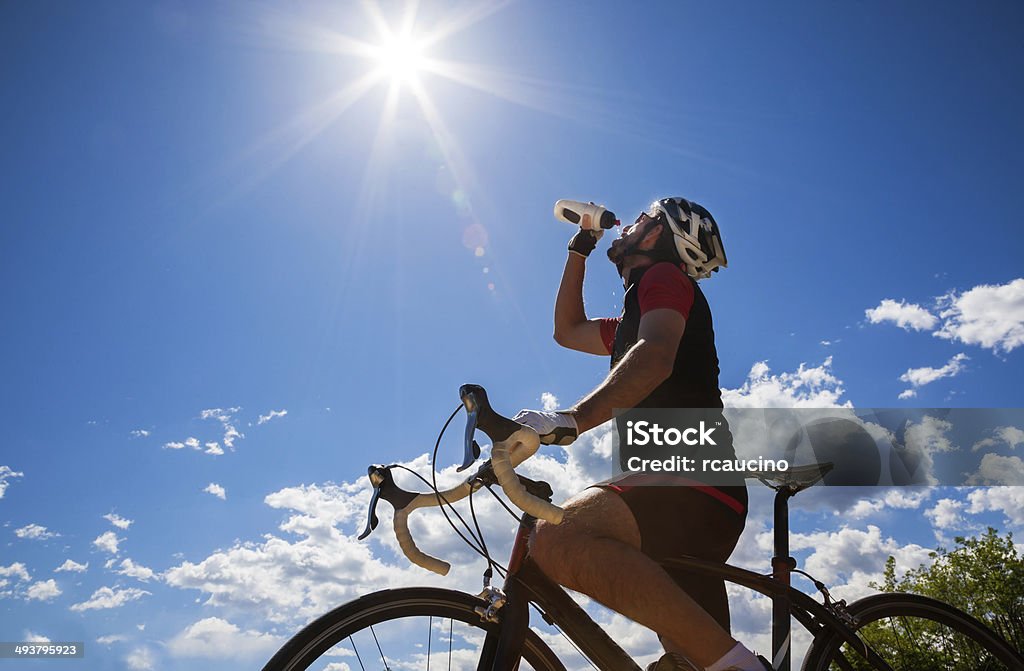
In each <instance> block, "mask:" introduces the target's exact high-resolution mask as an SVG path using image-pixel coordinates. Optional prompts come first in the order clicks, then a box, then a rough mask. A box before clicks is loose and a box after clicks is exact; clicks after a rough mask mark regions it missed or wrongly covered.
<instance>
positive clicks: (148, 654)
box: [124, 647, 156, 671]
mask: <svg viewBox="0 0 1024 671" xmlns="http://www.w3.org/2000/svg"><path fill="white" fill-rule="evenodd" d="M124 663H125V664H127V665H128V668H129V669H132V671H152V670H153V668H154V665H155V664H156V659H155V657H154V656H153V651H152V650H150V649H149V648H145V647H140V648H135V649H134V650H132V651H131V652H130V653H128V656H127V657H125V658H124Z"/></svg>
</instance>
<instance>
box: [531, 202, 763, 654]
mask: <svg viewBox="0 0 1024 671" xmlns="http://www.w3.org/2000/svg"><path fill="white" fill-rule="evenodd" d="M601 235H602V232H600V231H598V232H594V231H591V230H587V229H585V228H582V227H581V229H580V230H579V231H578V232H577V233H576V234H575V235H574V236H573V238H572V239H571V240H570V242H569V257H568V259H567V260H566V264H565V269H564V271H563V274H562V280H561V284H560V286H559V288H558V295H557V298H556V300H555V320H554V321H555V332H554V336H555V340H556V341H557V342H558V343H559V344H560V345H562V346H563V347H567V348H569V349H574V350H578V351H581V352H587V353H590V354H598V355H605V356H607V355H611V372H610V373H609V374H608V376H607V377H606V378H605V380H604V381H603V382H602V383H601V384H600V385H598V386H597V388H595V389H594V390H593V391H592V392H590V393H589V394H587V395H586V396H585V397H584V398H583V399H582V400H581V401H579V402H578V403H576V404H575V405H574V406H572V407H571V408H569V409H567V410H562V411H558V412H543V411H537V410H523V411H521V412H520V413H519V414H518V415H517V416H516V418H515V419H516V421H518V422H521V423H523V424H527V425H530V426H532V427H533V428H534V429H536V430H537V431H538V433H540V434H541V436H542V442H544V443H547V444H551V443H557V444H560V445H567V444H569V443H571V442H572V441H573V440H575V438H576V437H577V436H578V435H579V434H580V433H582V432H584V431H587V430H589V429H592V428H593V427H595V426H598V425H600V424H603V423H604V422H606V421H608V420H609V419H612V417H613V409H615V408H620V409H621V408H721V407H722V398H721V392H720V390H719V387H718V372H719V368H718V355H717V353H716V350H715V343H714V332H713V329H712V321H711V311H710V308H709V307H708V303H707V300H706V299H705V297H704V294H703V293H702V292H701V290H700V287H699V286H698V284H697V281H696V280H697V279H698V278H707V277H710V275H711V273H712V272H714V271H717V270H718V268H719V267H724V266H725V265H726V258H725V252H724V250H723V247H722V242H721V237H720V235H719V232H718V225H717V224H716V223H715V220H714V219H713V218H712V216H711V214H710V213H709V212H708V211H707V210H706V209H704V208H703V207H701V206H700V205H698V204H697V203H694V202H691V201H688V200H686V199H684V198H665V199H662V200H659V201H656V202H654V203H653V204H652V205H651V207H650V209H648V211H646V212H644V213H642V214H641V215H640V216H639V217H638V218H637V220H636V222H635V223H634V224H633V225H632V226H628V227H626V228H625V229H624V230H623V231H622V235H621V237H620V238H619V239H617V240H615V241H614V242H613V243H612V245H611V247H610V249H609V250H608V258H609V259H610V260H611V261H612V263H614V264H615V267H616V268H617V269H618V272H619V275H620V276H621V278H622V280H623V284H624V286H625V289H626V293H625V295H624V297H623V312H622V316H621V317H618V318H614V319H588V318H587V315H586V312H585V310H584V306H583V278H584V273H585V267H586V260H587V257H588V256H589V255H590V253H591V252H592V251H593V250H594V248H595V247H596V245H597V241H598V240H599V239H600V237H601ZM617 428H618V430H619V431H620V435H621V431H622V428H623V427H621V426H618V427H617ZM725 432H726V436H728V441H727V444H725V445H724V446H723V445H722V440H721V439H720V440H719V441H718V442H719V449H722V448H723V447H724V449H726V450H727V451H728V452H729V453H732V445H731V436H730V435H729V434H728V430H727V427H726V429H725ZM716 435H717V434H716ZM720 438H721V437H720ZM716 456H717V455H716ZM675 477H676V479H675V481H674V486H644V485H643V484H642V481H643V476H636V475H628V476H620V477H618V478H614V479H612V480H609V481H606V482H603V483H599V484H597V485H594V486H592V487H590V488H588V489H586V490H584V491H583V492H581V493H579V494H577V495H576V496H574V497H573V498H571V499H570V500H569V501H568V502H566V504H565V506H564V508H565V518H564V520H563V522H562V523H561V524H559V525H554V524H547V523H544V522H543V521H541V522H538V523H537V527H536V530H535V532H534V535H533V538H532V539H531V556H532V557H533V559H534V561H535V562H536V563H537V564H538V566H539V567H540V568H541V570H542V571H544V573H546V574H547V575H548V577H550V578H551V579H552V580H555V581H556V582H558V583H559V584H561V585H564V586H566V587H568V588H570V589H574V590H576V591H579V592H582V593H584V594H587V595H588V596H590V597H592V598H594V599H595V600H597V601H598V602H600V603H602V604H604V605H605V606H608V607H609V608H611V609H613V610H615V611H618V612H619V613H622V614H623V615H625V616H627V617H629V618H631V619H632V620H634V621H636V622H638V623H640V624H642V625H644V626H646V627H649V628H650V629H653V630H654V631H655V632H657V634H658V636H659V639H660V640H661V643H662V645H663V646H664V648H665V650H666V653H665V655H663V656H662V657H661V658H660V659H659V660H658V661H657V662H655V663H653V664H651V665H650V666H649V667H648V669H653V670H655V671H671V670H674V669H683V670H691V669H707V670H708V671H726V670H729V669H732V670H735V671H763V670H764V669H766V668H770V667H769V666H768V663H767V661H765V660H764V658H762V657H757V656H755V655H754V654H753V653H752V652H751V651H750V650H748V649H747V648H746V647H744V646H743V645H742V644H741V643H739V642H737V641H736V640H735V639H733V638H732V636H731V635H730V633H729V628H730V622H729V603H728V598H727V596H726V591H725V583H724V581H723V580H721V579H712V578H707V577H703V576H696V575H693V574H689V573H685V572H672V573H671V574H670V573H669V572H667V571H666V570H665V569H663V568H662V567H661V566H660V564H659V563H658V562H657V561H656V560H657V559H664V558H671V557H673V556H678V555H681V554H689V555H694V556H697V557H702V558H705V559H708V560H712V561H717V562H724V561H725V560H726V559H728V556H729V555H730V554H731V553H732V551H733V549H734V548H735V546H736V542H737V540H738V539H739V536H740V533H741V532H742V531H743V525H744V522H745V519H746V511H747V492H746V488H745V486H744V484H743V480H742V478H739V479H737V480H736V481H734V482H733V483H731V484H727V485H725V486H710V485H706V484H701V483H700V482H695V481H693V480H688V479H686V478H683V477H682V476H675ZM659 482H660V483H662V484H663V483H664V482H665V480H664V479H660V480H659ZM686 485H691V486H686Z"/></svg>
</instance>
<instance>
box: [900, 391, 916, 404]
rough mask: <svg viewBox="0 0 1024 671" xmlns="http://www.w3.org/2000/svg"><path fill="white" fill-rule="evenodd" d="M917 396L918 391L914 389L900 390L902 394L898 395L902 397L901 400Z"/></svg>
mask: <svg viewBox="0 0 1024 671" xmlns="http://www.w3.org/2000/svg"><path fill="white" fill-rule="evenodd" d="M916 396H917V392H916V391H915V390H913V389H904V390H903V391H901V392H900V395H899V396H897V397H896V398H898V399H900V400H901V401H904V400H906V399H908V398H914V397H916Z"/></svg>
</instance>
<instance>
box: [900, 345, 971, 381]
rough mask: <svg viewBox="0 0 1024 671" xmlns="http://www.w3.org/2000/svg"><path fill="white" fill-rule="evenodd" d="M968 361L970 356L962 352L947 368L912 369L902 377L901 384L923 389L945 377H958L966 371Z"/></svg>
mask: <svg viewBox="0 0 1024 671" xmlns="http://www.w3.org/2000/svg"><path fill="white" fill-rule="evenodd" d="M967 360H968V356H967V355H966V354H964V353H963V352H961V353H960V354H957V355H956V356H954V357H953V358H952V359H950V360H949V361H948V362H947V363H946V365H945V366H942V367H941V368H930V367H928V366H925V367H923V368H910V369H909V370H907V372H906V373H904V374H903V375H900V381H901V382H908V383H910V384H911V385H912V386H913V387H915V388H916V387H923V386H924V385H926V384H931V383H932V382H935V381H936V380H941V379H942V378H944V377H956V376H957V375H959V374H960V373H962V372H963V370H964V361H967Z"/></svg>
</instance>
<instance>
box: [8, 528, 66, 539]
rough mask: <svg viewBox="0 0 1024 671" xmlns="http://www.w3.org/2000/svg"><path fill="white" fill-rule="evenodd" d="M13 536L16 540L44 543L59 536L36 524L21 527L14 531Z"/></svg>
mask: <svg viewBox="0 0 1024 671" xmlns="http://www.w3.org/2000/svg"><path fill="white" fill-rule="evenodd" d="M14 535H15V536H17V537H18V538H24V539H27V540H34V541H45V540H48V539H50V538H56V537H57V536H60V534H59V533H57V532H56V531H49V530H47V528H46V527H44V526H40V525H38V524H29V525H28V526H24V527H21V528H20V529H15V530H14Z"/></svg>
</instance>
